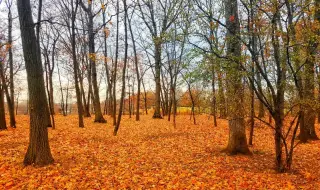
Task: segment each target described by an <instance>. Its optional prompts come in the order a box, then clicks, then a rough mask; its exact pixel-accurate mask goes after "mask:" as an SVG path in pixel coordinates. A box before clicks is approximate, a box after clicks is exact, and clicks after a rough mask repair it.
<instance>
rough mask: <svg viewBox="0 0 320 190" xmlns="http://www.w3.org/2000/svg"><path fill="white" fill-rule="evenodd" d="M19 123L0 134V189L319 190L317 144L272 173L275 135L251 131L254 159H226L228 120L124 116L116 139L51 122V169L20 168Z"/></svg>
mask: <svg viewBox="0 0 320 190" xmlns="http://www.w3.org/2000/svg"><path fill="white" fill-rule="evenodd" d="M17 120H18V126H17V129H15V130H12V129H10V130H8V131H0V189H11V188H12V189H125V188H130V189H302V188H303V189H320V180H319V177H320V142H319V141H316V142H311V143H308V144H303V145H299V146H298V147H297V149H296V151H295V155H294V160H293V170H292V171H291V172H289V173H285V174H277V173H276V172H275V171H274V170H273V167H274V164H273V163H274V151H273V150H274V143H273V131H272V130H271V129H269V128H267V127H264V126H260V127H259V126H257V128H256V130H255V138H254V146H252V147H250V149H251V150H252V152H253V155H252V156H227V155H226V154H224V153H221V150H222V149H223V148H224V147H225V146H226V143H227V139H228V127H227V122H226V121H224V120H219V121H218V127H212V120H211V119H210V120H208V117H207V116H197V122H198V125H193V124H192V122H191V121H189V116H178V118H177V129H174V128H173V125H172V123H170V122H168V121H167V120H166V119H163V120H153V119H151V115H148V116H142V119H141V121H140V122H136V121H135V120H134V119H133V118H132V119H128V116H124V119H123V121H122V123H121V127H120V130H119V134H118V136H116V137H114V136H113V135H112V131H113V127H112V125H111V123H112V122H111V118H108V124H97V123H93V118H89V119H85V126H86V127H85V128H84V129H79V128H78V127H77V117H76V116H68V117H63V116H56V125H57V129H55V130H52V129H49V138H50V146H51V150H52V154H53V156H54V159H55V163H54V164H53V165H50V166H47V167H42V168H35V167H32V166H28V167H24V166H23V165H22V160H23V157H24V154H25V152H26V148H27V144H28V133H29V130H28V126H29V121H28V117H27V116H18V119H17ZM257 125H259V123H258V124H257ZM317 132H318V134H320V131H319V126H317Z"/></svg>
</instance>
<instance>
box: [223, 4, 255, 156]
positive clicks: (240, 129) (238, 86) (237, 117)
mask: <svg viewBox="0 0 320 190" xmlns="http://www.w3.org/2000/svg"><path fill="white" fill-rule="evenodd" d="M225 16H226V20H227V28H228V31H227V55H228V56H229V57H231V58H235V59H236V60H240V59H239V58H240V56H241V44H240V41H239V39H238V37H240V23H239V17H238V4H237V0H227V1H225ZM240 70H241V69H240V63H239V62H235V61H232V62H229V68H228V70H227V79H228V80H229V81H231V82H230V84H229V86H228V89H227V93H228V97H230V98H229V100H228V101H229V105H228V106H229V109H228V111H229V114H228V115H229V141H228V146H227V148H226V152H227V153H229V154H238V153H242V154H250V150H249V148H248V144H247V137H246V130H245V122H244V113H243V112H244V107H243V97H244V90H243V84H242V75H241V72H239V71H240Z"/></svg>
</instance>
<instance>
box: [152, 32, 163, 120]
mask: <svg viewBox="0 0 320 190" xmlns="http://www.w3.org/2000/svg"><path fill="white" fill-rule="evenodd" d="M154 44H155V45H154V48H155V57H154V58H155V83H156V93H155V108H154V113H153V116H152V118H155V119H162V116H161V112H160V109H161V79H160V75H161V39H160V38H155V39H154Z"/></svg>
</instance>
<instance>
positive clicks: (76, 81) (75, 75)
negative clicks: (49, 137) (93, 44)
mask: <svg viewBox="0 0 320 190" xmlns="http://www.w3.org/2000/svg"><path fill="white" fill-rule="evenodd" d="M77 2H78V1H77ZM77 2H76V4H75V6H76V7H75V8H74V5H73V3H72V4H71V6H72V12H73V14H72V16H71V17H72V18H71V46H72V62H73V78H74V85H75V88H76V97H77V107H78V118H79V127H80V128H83V127H84V123H83V107H82V100H81V92H80V88H79V74H78V72H79V65H78V61H77V52H76V32H75V24H76V23H75V22H76V14H77V10H78V3H77ZM67 96H68V92H67ZM66 101H68V98H66ZM66 106H68V103H66ZM71 107H72V105H71V106H70V108H71ZM66 111H67V112H68V109H67V107H66Z"/></svg>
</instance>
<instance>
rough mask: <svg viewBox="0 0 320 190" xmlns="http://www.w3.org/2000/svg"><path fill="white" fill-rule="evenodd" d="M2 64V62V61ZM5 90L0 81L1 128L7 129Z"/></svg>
mask: <svg viewBox="0 0 320 190" xmlns="http://www.w3.org/2000/svg"><path fill="white" fill-rule="evenodd" d="M0 64H2V63H1V62H0ZM4 107H5V106H4V92H3V86H2V85H1V81H0V130H6V129H7V123H6V113H5V108H4Z"/></svg>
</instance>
